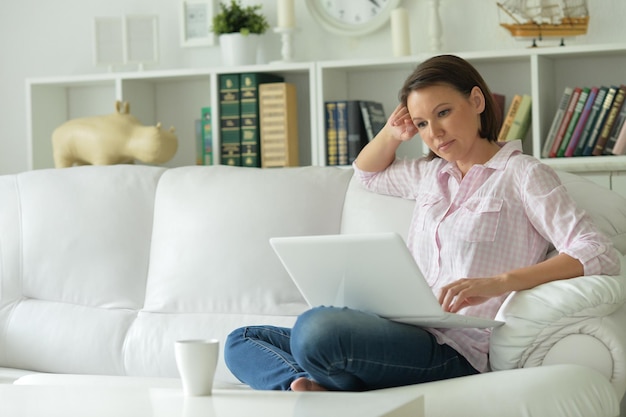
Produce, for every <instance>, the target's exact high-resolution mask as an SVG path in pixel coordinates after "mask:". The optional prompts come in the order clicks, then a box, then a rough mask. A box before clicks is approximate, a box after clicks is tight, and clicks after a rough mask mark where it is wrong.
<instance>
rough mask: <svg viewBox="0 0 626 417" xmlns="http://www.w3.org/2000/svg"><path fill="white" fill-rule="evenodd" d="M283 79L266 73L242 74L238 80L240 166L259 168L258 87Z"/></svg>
mask: <svg viewBox="0 0 626 417" xmlns="http://www.w3.org/2000/svg"><path fill="white" fill-rule="evenodd" d="M283 80H284V79H283V77H280V76H277V75H273V74H268V73H243V74H240V80H239V97H240V100H241V114H240V119H239V121H240V122H239V124H240V126H241V165H242V166H244V167H260V166H261V158H260V149H261V139H260V135H259V85H261V84H262V83H269V82H280V81H283Z"/></svg>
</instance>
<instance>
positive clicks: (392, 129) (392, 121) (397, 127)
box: [385, 103, 417, 142]
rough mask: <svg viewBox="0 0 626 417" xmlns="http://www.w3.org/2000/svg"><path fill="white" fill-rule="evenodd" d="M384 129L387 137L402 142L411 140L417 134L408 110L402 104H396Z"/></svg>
mask: <svg viewBox="0 0 626 417" xmlns="http://www.w3.org/2000/svg"><path fill="white" fill-rule="evenodd" d="M385 129H386V130H387V134H388V135H391V136H392V137H393V138H394V139H396V140H399V141H402V142H406V141H408V140H411V139H412V138H413V136H415V135H416V134H417V127H415V124H413V121H412V120H411V115H410V114H409V110H408V109H407V108H406V106H404V105H402V103H400V104H398V106H397V107H396V109H395V110H394V111H393V112H392V113H391V115H390V116H389V118H388V119H387V123H386V124H385Z"/></svg>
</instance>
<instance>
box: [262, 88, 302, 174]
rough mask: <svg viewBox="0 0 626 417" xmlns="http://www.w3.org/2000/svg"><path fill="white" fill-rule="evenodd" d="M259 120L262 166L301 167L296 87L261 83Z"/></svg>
mask: <svg viewBox="0 0 626 417" xmlns="http://www.w3.org/2000/svg"><path fill="white" fill-rule="evenodd" d="M259 120H260V138H261V166H262V167H263V168H271V167H294V166H298V165H299V156H298V102H297V93H296V86H295V85H293V84H290V83H286V82H279V83H267V84H260V85H259Z"/></svg>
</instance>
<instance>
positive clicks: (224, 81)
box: [219, 74, 241, 166]
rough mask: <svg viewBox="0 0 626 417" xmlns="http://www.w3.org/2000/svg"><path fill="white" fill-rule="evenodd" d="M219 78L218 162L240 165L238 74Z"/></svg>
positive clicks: (224, 75)
mask: <svg viewBox="0 0 626 417" xmlns="http://www.w3.org/2000/svg"><path fill="white" fill-rule="evenodd" d="M219 80H220V98H219V106H220V139H221V146H220V163H221V164H222V165H232V166H241V138H240V135H241V127H240V124H239V123H240V120H239V119H240V116H239V115H240V108H239V106H240V100H239V74H221V75H220V76H219Z"/></svg>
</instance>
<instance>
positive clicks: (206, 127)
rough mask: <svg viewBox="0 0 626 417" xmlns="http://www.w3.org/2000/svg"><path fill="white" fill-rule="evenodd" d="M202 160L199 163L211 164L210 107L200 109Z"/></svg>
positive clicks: (211, 133) (211, 127)
mask: <svg viewBox="0 0 626 417" xmlns="http://www.w3.org/2000/svg"><path fill="white" fill-rule="evenodd" d="M201 116H202V117H201V119H200V121H201V134H202V158H201V159H202V162H201V165H212V164H213V119H212V113H211V107H203V108H202V110H201Z"/></svg>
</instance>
